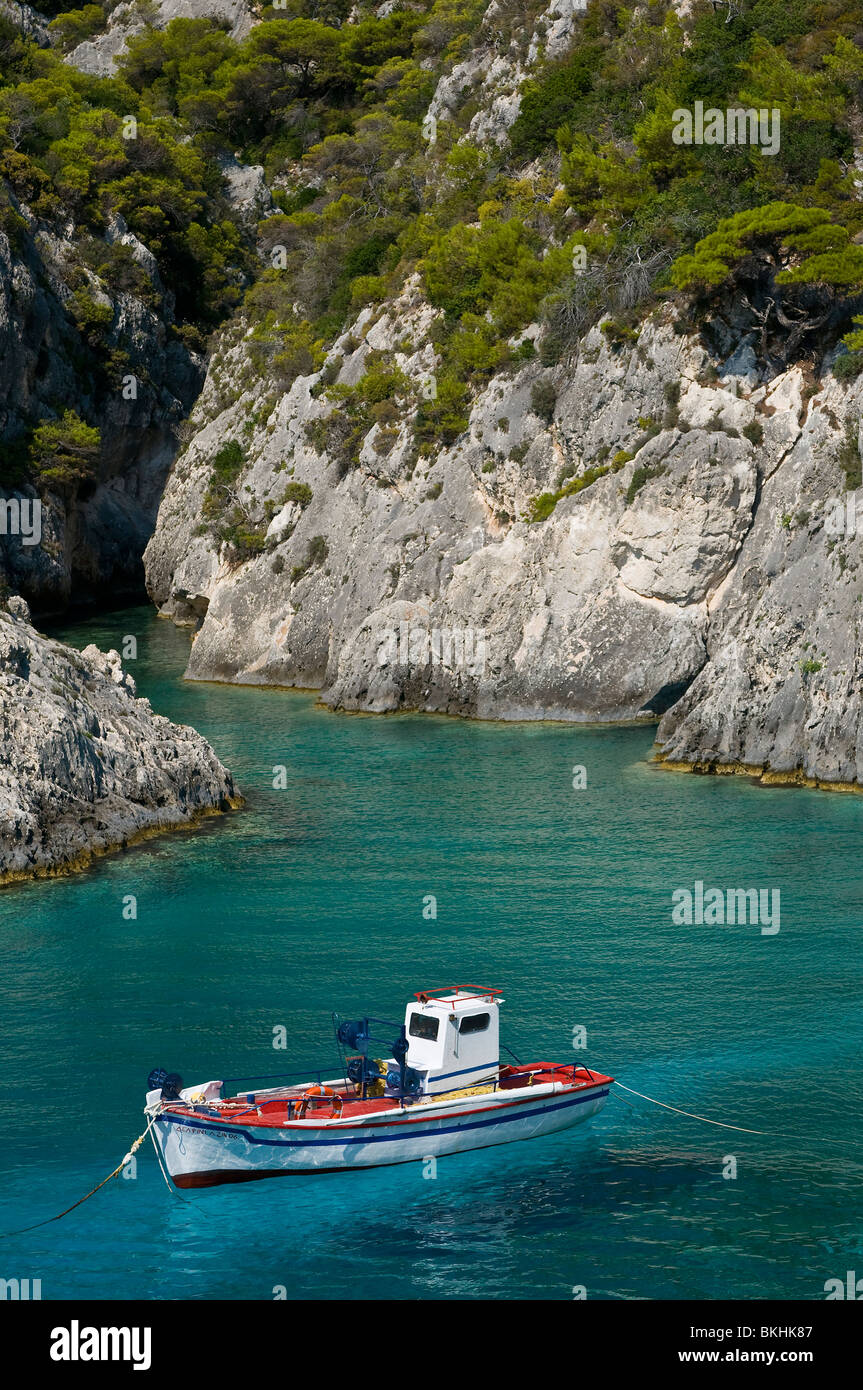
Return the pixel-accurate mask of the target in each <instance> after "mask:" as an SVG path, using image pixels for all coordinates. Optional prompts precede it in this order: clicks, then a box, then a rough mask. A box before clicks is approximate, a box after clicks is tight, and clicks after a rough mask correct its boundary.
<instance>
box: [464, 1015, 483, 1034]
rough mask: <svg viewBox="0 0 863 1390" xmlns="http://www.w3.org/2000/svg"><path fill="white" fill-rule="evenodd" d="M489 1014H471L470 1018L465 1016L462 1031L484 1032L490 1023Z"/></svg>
mask: <svg viewBox="0 0 863 1390" xmlns="http://www.w3.org/2000/svg"><path fill="white" fill-rule="evenodd" d="M489 1017H490V1016H489V1014H470V1015H469V1017H468V1018H463V1019H462V1021H461V1025H460V1027H459V1030H458V1031H459V1032H460V1033H484V1032H485V1030H486V1028H487V1027H488V1025H489Z"/></svg>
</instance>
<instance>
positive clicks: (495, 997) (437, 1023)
mask: <svg viewBox="0 0 863 1390" xmlns="http://www.w3.org/2000/svg"><path fill="white" fill-rule="evenodd" d="M502 1003H503V1000H502V999H501V998H500V992H499V991H498V990H488V991H481V990H477V989H474V988H473V987H471V986H469V985H465V986H454V987H452V988H450V989H449V990H447V991H446V992H442V993H439V994H437V995H433V994H432V993H431V992H429V993H421V994H420V995H419V996H418V997H417V1000H416V1002H415V1003H412V1004H408V1006H407V1010H406V1012H405V1032H406V1033H407V1039H408V1055H407V1065H408V1066H409V1067H412V1068H413V1069H414V1071H417V1072H419V1074H420V1077H421V1080H422V1094H423V1095H426V1096H435V1095H440V1094H441V1093H442V1092H444V1091H455V1090H459V1089H461V1088H463V1087H465V1086H479V1085H482V1084H483V1083H485V1082H491V1081H497V1079H498V1072H499V1068H500V1017H499V1013H498V1010H499V1008H500V1005H501V1004H502Z"/></svg>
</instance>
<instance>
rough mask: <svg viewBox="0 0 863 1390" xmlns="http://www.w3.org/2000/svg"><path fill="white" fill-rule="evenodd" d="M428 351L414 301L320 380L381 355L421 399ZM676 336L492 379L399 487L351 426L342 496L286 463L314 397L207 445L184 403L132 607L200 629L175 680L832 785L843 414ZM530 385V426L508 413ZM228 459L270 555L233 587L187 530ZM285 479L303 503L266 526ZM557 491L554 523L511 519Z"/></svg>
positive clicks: (849, 660) (331, 476)
mask: <svg viewBox="0 0 863 1390" xmlns="http://www.w3.org/2000/svg"><path fill="white" fill-rule="evenodd" d="M427 328H428V306H427V305H424V304H423V303H422V301H421V299H420V297H419V296H418V295H416V294H414V296H413V297H412V296H411V295H410V293H408V294H407V295H406V296H405V297H404V298H403V299H402V300H401V301H400V302H399V303H397V304H395V305H393V306H392V308H391V310H389V311H388V312H385V313H383V314H381V315H380V316H377V317H376V318H375V320H374V322H372V321H370V320H369V319H368V318H364V319H361V320H360V321H359V322H358V323H357V324H355V325H353V327H352V329H351V331H350V333H349V335H347V340H346V341H347V343H348V344H349V345H351V344H353V343H355V342H357V341H360V346H357V347H355V348H354V349H353V351H345V344H344V343H337V344H336V346H335V348H334V360H335V361H337V362H338V363H339V364H340V366H339V375H338V377H337V381H341V380H345V379H347V380H350V379H356V378H357V377H359V376H360V375H361V372H362V365H361V364H362V360H363V357H364V356H366V355H367V354H368V353H369V352H371V351H374V350H378V351H388V350H394V349H395V348H396V345H397V344H398V345H399V346H400V347H401V348H402V349H403V351H402V352H398V351H396V360H397V361H398V362H399V365H400V366H402V367H403V368H404V370H405V371H406V372H408V373H412V374H415V375H418V374H419V373H420V372H421V370H422V368H423V364H424V363H425V362H427V360H428V357H427V354H428V348H427V346H424V333H425V331H426V330H427ZM674 328H675V326H674V323H673V322H663V321H662V317H661V316H658V318H657V321H655V322H651V323H648V324H647V325H645V327H644V328H643V330H642V331H641V333H640V335H639V336H638V339H637V342H636V343H634V344H632V345H631V346H629V347H627V348H625V349H620V348H615V347H613V346H610V345H609V344H608V342H607V340H606V338H605V337H604V336H603V335H602V334H600V333H599V332H598V331H597V330H594V331H593V332H591V333H589V334H588V335H587V336H586V337H585V339H584V340H583V342H582V344H581V347H580V350H579V352H578V353H577V354H576V355H575V357H574V359H573V360H572V362H571V363H569V364H567V365H565V366H560V367H556V368H553V369H543V368H542V367H541V366H540V365H539V364H532V365H530V366H528V367H525V368H524V369H522V370H521V371H520V372H517V373H515V374H509V375H507V376H500V377H496V378H493V379H492V381H491V382H490V383H489V384H488V386H487V387H486V389H485V390H484V391H483V392H482V394H481V395H480V396H479V398H478V400H477V401H476V403H475V405H474V407H473V410H472V412H471V417H470V426H469V429H468V430H467V431H466V432H465V434H464V435H463V436H462V437H461V438H460V439H459V440H458V441H457V442H456V443H455V444H454V445H453V446H452V447H450V448H448V449H445V450H442V451H441V452H440V453H439V454H437V455H436V456H435V457H433V458H430V459H428V460H427V461H423V462H421V463H419V464H416V463H415V462H414V461H413V459H412V456H411V454H410V448H409V443H408V432H407V430H404V432H403V434H404V437H403V438H400V439H399V440H398V441H397V442H396V444H395V445H394V446H393V447H392V448H391V449H390V450H389V451H388V452H387V453H386V455H385V456H381V455H380V454H378V453H376V451H375V447H374V446H375V440H376V438H377V437H378V435H379V427H377V426H375V427H373V429H372V430H371V431H370V436H369V437H368V438H367V440H366V441H365V442H364V444H363V451H362V455H361V461H362V462H361V467H360V469H359V470H357V471H355V472H352V473H350V474H349V475H348V476H347V477H346V478H343V479H339V477H338V469H337V466H336V465H335V463H334V461H333V459H332V458H331V457H330V456H329V454H328V451H327V448H326V445H325V444H324V446H323V447H321V446H319V444H318V443H317V442H314V443H313V442H310V440H309V432H308V427H309V425H310V423H311V422H314V421H316V420H319V419H323V421H324V422H325V425H326V423H327V421H328V419H329V415H328V407H327V406H326V405H325V404H324V403H322V401H321V398H320V397H319V396H318V397H317V398H316V397H315V387H316V385H317V383H318V379H319V378H318V375H314V376H311V377H307V378H300V379H298V380H297V381H295V382H294V384H293V386H292V388H291V390H290V391H289V392H287V393H286V394H285V395H284V396H283V397H282V398H281V399H279V400H278V402H277V403H275V404H272V402H269V401H267V402H266V410H265V411H262V409H261V402H262V399H263V398H264V387H263V386H262V387H261V388H260V389H259V391H258V393H257V394H255V393H254V392H252V393H249V394H247V395H244V396H242V397H241V398H240V399H239V400H238V401H237V402H236V403H235V404H234V405H233V406H232V407H231V408H230V409H229V410H228V411H226V412H222V413H218V414H216V416H215V418H214V419H213V420H212V421H210V422H209V423H204V417H205V414H206V411H207V407H208V401H209V400H210V390H211V389H213V388H212V387H210V386H209V385H208V387H205V390H204V393H203V395H202V398H201V402H200V404H199V407H198V410H197V411H196V414H195V417H194V418H195V420H196V421H197V422H198V423H199V426H200V427H199V430H198V432H197V433H196V434H195V437H194V440H193V442H192V443H191V444H190V446H189V448H188V449H187V451H186V453H185V454H184V456H183V457H182V459H181V461H180V462H179V464H178V465H177V467H176V468H175V470H174V471H173V473H172V476H171V478H170V479H169V482H168V486H167V489H166V492H165V497H164V500H163V503H162V507H161V511H160V517H159V524H158V526H157V529H156V533H155V535H154V537H153V540H152V541H151V542H150V545H149V547H148V550H147V554H146V562H147V572H148V581H149V584H150V588H151V592H152V594H153V597H154V599H155V601H156V602H157V603H159V604H160V605H161V607H162V609H163V611H164V612H165V613H166V614H169V615H170V616H172V617H173V618H174V619H175V621H179V622H188V623H192V624H195V625H199V630H198V631H197V634H196V636H195V640H194V644H193V647H192V653H191V659H190V662H189V669H188V673H187V674H188V675H189V676H190V677H191V678H194V679H206V680H210V679H218V680H229V681H239V682H246V683H262V684H263V683H266V684H282V685H298V686H306V687H316V688H320V689H321V694H322V699H323V700H324V701H325V702H326V703H328V704H331V705H333V706H335V707H339V708H346V709H367V710H378V711H383V710H395V709H404V708H416V709H421V710H439V711H446V712H448V713H454V714H464V715H469V716H477V717H480V718H503V719H542V718H554V719H574V720H625V719H633V718H636V717H639V716H641V717H645V716H650V715H660V714H663V715H664V718H663V721H662V723H661V725H660V729H659V747H660V749H661V750H662V754H663V756H664V757H667V758H669V759H670V760H673V761H674V762H675V763H678V764H680V763H698V764H699V765H701V766H714V765H717V764H732V763H741V764H745V765H746V766H747V767H753V768H758V769H762V768H764V769H771V770H772V771H774V772H777V773H778V772H782V773H787V774H796V773H797V772H798V771H799V773H800V774H801V775H806V776H809V777H812V778H818V779H823V780H827V781H848V782H851V781H856V780H857V779H858V777H859V774H860V770H861V769H860V766H859V764H858V757H859V754H858V752H857V732H856V730H857V723H858V720H857V709H858V700H859V686H860V678H861V658H860V651H859V636H858V624H859V594H860V576H859V571H858V557H857V551H856V543H855V540H854V537H853V536H842V535H837V532H836V525H835V514H836V506H835V499H838V498H840V497H841V498H842V499H843V505H845V504H847V506H848V508H849V511H851V512H853V505H854V501H855V499H856V497H857V494H856V492H850V493H847V492H846V473H845V471H844V463H843V460H846V456H847V454H848V451H849V450H850V451H851V453H852V454H856V452H857V449H858V444H859V439H858V430H859V419H860V403H861V389H860V387H857V386H855V387H854V388H853V389H851V390H849V389H848V388H846V387H845V386H843V385H841V384H840V383H838V382H836V381H834V380H832V378H829V377H828V378H827V379H826V380H825V382H824V383H823V384H822V386H821V389H820V390H819V391H818V392H817V393H816V394H814V395H812V394H811V388H810V384H809V382H808V381H807V379H806V377H805V375H804V372H803V371H802V369H801V368H800V367H794V368H792V369H790V370H788V371H786V372H784V373H781V374H779V375H777V376H775V377H773V378H772V379H771V380H769V381H768V382H766V383H765V382H760V381H759V380H758V376H757V373H753V372H752V371H751V370H750V368H751V363H750V360H749V358H748V357H747V355H746V354H745V353H743V354H740V355H739V356H738V358H737V359H735V358H732V359H731V360H729V361H727V362H726V363H725V364H720V366H719V371H718V373H717V371H716V368H715V367H714V366H713V363H712V362H711V360H710V358H709V356H708V354H707V352H706V351H705V349H704V348H703V347H702V346H701V345H700V343H698V342H697V341H695V340H694V339H692V338H689V337H686V336H681V335H679V334H678V333H676V332H675V331H674ZM411 333H413V334H414V336H415V339H416V340H418V343H419V351H418V352H416V353H413V354H412V353H410V352H409V351H406V349H407V347H408V345H407V344H406V342H405V339H406V337H408V336H410V334H411ZM234 352H235V357H234V359H233V361H234V363H235V364H236V363H237V360H238V358H239V357H240V356H241V355H242V348H237V349H235V350H234ZM424 353H425V354H426V355H425V356H423V354H424ZM221 369H222V370H223V371H224V370H231V365H230V362H229V363H224V364H222V368H221ZM235 369H237V368H236V366H235ZM323 370H324V371H326V366H325V367H324V369H323ZM543 382H544V383H548V384H550V385H551V386H552V388H553V396H554V398H555V405H554V410H553V415H552V418H551V419H550V420H543V419H541V418H540V417H539V416H538V415H537V414H536V413H534V410H533V409H532V407H531V399H532V394H533V397H534V399H535V398H536V397H535V388H536V386H537V383H543ZM250 420H257V421H258V423H257V424H256V425H255V428H254V429H253V430H252V431H251V432H250V431H248V429H246V432H245V435H244V436H243V429H244V422H248V421H250ZM234 435H239V436H243V437H244V438H245V439H246V440H247V459H248V462H247V464H246V467H245V471H244V472H243V473H242V475H241V480H240V482H239V484H238V485H239V486H240V487H245V488H247V489H249V491H248V493H247V494H246V495H247V497H248V498H249V500H248V503H247V505H248V508H249V510H250V513H251V518H252V521H253V522H255V521H257V522H259V523H260V526H261V527H262V528H264V529H266V534H267V538H268V539H267V545H266V548H265V550H264V552H263V553H262V554H260V555H259V556H256V557H255V558H253V559H250V560H246V561H245V562H244V563H237V562H236V561H233V560H232V559H231V558H230V556H227V555H226V554H225V552H224V550H223V549H222V548H220V547H219V546H218V545H216V544H214V542H213V540H212V538H211V536H210V535H209V533H208V531H207V528H206V525H205V524H203V523H202V498H203V497H204V496H205V495H206V492H207V486H208V479H209V474H210V459H211V457H212V455H213V453H214V452H215V450H216V448H217V446H218V445H219V444H220V443H221V442H222V441H224V440H225V439H226V438H229V437H231V436H234ZM321 437H323V438H324V439H325V438H326V435H325V434H324V435H322V436H321V435H316V436H315V441H317V439H319V438H321ZM286 465H287V467H288V468H289V469H290V476H291V480H292V481H293V482H294V483H295V484H296V483H299V484H301V485H305V487H306V488H307V489H308V490H309V493H308V496H309V500H308V501H303V502H298V501H288V502H287V503H285V504H282V503H281V498H282V496H283V495H284V492H285V476H286V472H285V469H286ZM562 479H566V480H567V481H568V482H569V485H570V487H571V488H572V491H571V492H570V495H565V489H566V486H567V482H566V481H562ZM579 481H582V482H584V484H585V485H584V486H583V487H581V488H576V487H573V484H576V485H577V484H578V482H579ZM555 489H557V491H558V492H563V493H564V495H562V496H560V498H559V500H557V502H556V503H555V504H554V506H553V510H552V511H551V513H550V515H548V516H547V517H545V518H544V519H539V520H528V519H525V518H526V517H527V516H528V514H529V512H530V508H531V502H532V500H533V499H535V498H536V497H537V496H539V497H542V496H543V495H550V496H551V497H554V496H555ZM288 491H289V492H293V493H294V494H297V489H296V488H294V489H288ZM268 517H269V518H270V519H269V521H268V520H267V518H268ZM316 538H323V540H322V541H321V540H317V541H316ZM434 633H438V634H442V636H441V637H439V638H438V642H439V644H441V651H440V657H439V658H437V654H436V652H435V651H433V650H432V646H431V635H432V634H434ZM424 634H429V639H430V640H429V641H428V642H427V643H425V644H424V641H423V635H424ZM448 634H449V640H450V652H449V655H448V654H447V651H446V650H445V648H444V645H443V644H445V643H446V640H447V635H448ZM459 634H464V635H466V636H467V640H466V641H465V638H464V636H462V637H460V636H459ZM411 641H413V644H414V645H413V652H412V650H411V646H410V644H411ZM417 653H418V654H417Z"/></svg>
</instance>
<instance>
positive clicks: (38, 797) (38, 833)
mask: <svg viewBox="0 0 863 1390" xmlns="http://www.w3.org/2000/svg"><path fill="white" fill-rule="evenodd" d="M19 611H20V610H19ZM239 802H240V798H239V795H238V793H237V789H236V787H235V786H234V781H233V778H232V777H231V774H230V773H229V772H228V771H227V770H226V769H225V768H224V767H223V766H222V764H221V763H220V762H219V760H218V758H217V757H216V755H215V753H214V752H213V750H212V748H211V747H210V745H209V744H208V743H207V741H206V740H205V739H204V738H202V737H201V735H200V734H197V733H195V731H194V729H190V728H187V727H185V726H183V725H179V724H172V723H171V722H170V720H168V719H164V718H162V717H161V716H160V715H157V714H154V713H153V711H152V709H151V708H150V703H149V701H148V700H142V699H137V698H136V695H135V683H134V681H133V680H132V678H131V677H130V676H128V675H126V674H125V672H124V671H123V668H122V665H121V663H120V657H119V656H118V654H117V652H115V651H111V652H108V653H102V652H100V651H98V650H97V649H96V647H94V646H90V647H87V648H86V650H85V651H83V652H77V651H73V650H72V649H71V648H69V647H65V646H63V645H62V644H61V643H59V642H55V641H52V640H51V639H50V638H48V637H44V636H41V635H40V634H39V633H37V632H36V631H35V630H34V629H33V628H32V627H30V626H29V624H28V623H27V622H26V621H25V620H24V618H23V617H16V616H15V615H14V614H13V613H12V612H0V884H2V883H7V882H10V881H11V880H14V879H23V878H32V877H44V876H47V875H51V874H56V873H64V872H70V871H72V870H74V869H78V868H81V867H83V865H85V864H86V863H87V862H88V861H89V860H90V859H91V858H92V857H93V856H94V855H97V854H102V853H105V852H106V851H108V850H112V849H117V848H120V847H123V846H126V845H128V844H129V843H130V842H131V841H133V840H135V839H137V838H141V837H142V836H144V835H147V834H151V833H155V832H158V831H162V830H168V829H175V828H178V827H180V826H184V825H188V824H190V823H191V822H193V821H194V820H196V819H197V818H198V817H200V816H204V815H216V814H218V813H219V812H221V811H225V810H227V809H228V808H229V807H231V806H236V805H238V804H239Z"/></svg>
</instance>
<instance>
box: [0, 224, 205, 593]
mask: <svg viewBox="0 0 863 1390" xmlns="http://www.w3.org/2000/svg"><path fill="white" fill-rule="evenodd" d="M18 207H19V212H20V213H21V214H22V228H21V232H20V234H19V236H18V238H16V241H17V245H13V244H12V242H11V241H10V237H9V236H8V235H6V234H5V233H3V232H0V435H2V434H5V435H6V437H7V438H9V439H10V440H14V439H15V438H16V437H17V436H18V435H19V434H20V432H21V430H22V429H24V428H26V425H27V423H28V422H29V421H32V420H40V419H42V420H44V419H47V418H56V417H57V416H58V415H59V416H62V413H63V408H64V407H68V406H74V407H75V409H76V411H77V412H79V413H80V412H82V411H84V412H86V413H87V414H88V415H89V416H90V418H91V419H92V420H94V421H95V422H97V425H98V427H99V432H100V450H99V457H98V463H97V465H96V467H95V470H94V473H93V476H92V477H89V478H87V479H84V480H81V481H66V480H58V481H57V482H52V481H47V482H46V483H45V484H44V485H42V486H40V487H39V488H38V494H37V487H36V486H34V484H33V482H32V481H30V480H28V479H27V478H26V477H24V478H22V479H21V481H19V480H18V477H19V470H17V469H15V468H14V466H10V462H9V458H8V456H7V459H5V460H0V465H2V464H3V463H5V465H6V466H5V467H3V466H0V501H2V500H3V499H7V500H8V499H20V500H25V499H26V500H28V501H29V500H35V499H36V498H37V495H38V496H39V497H40V501H41V508H42V514H41V526H40V531H41V538H40V543H37V544H35V545H34V544H32V543H31V541H30V538H29V537H28V538H22V536H21V535H18V534H14V533H13V531H12V530H11V528H7V527H5V526H4V527H2V528H0V581H5V583H6V585H7V586H8V587H9V588H10V589H12V590H13V591H15V592H17V593H21V594H24V595H25V596H26V598H27V600H28V601H29V602H30V603H31V604H32V605H33V607H34V609H35V610H37V611H39V612H41V613H46V612H47V613H50V612H62V611H63V610H64V609H65V608H66V607H67V606H68V604H69V603H70V601H74V602H77V603H79V604H80V603H86V602H91V603H92V602H97V603H102V602H104V600H105V597H106V596H107V595H108V594H110V595H111V596H112V599H113V600H114V601H118V600H119V601H122V599H123V598H125V597H129V598H131V597H138V596H139V595H140V594H141V593H142V590H143V569H142V565H141V554H142V551H143V548H144V546H145V545H146V543H147V540H148V538H149V536H150V535H151V533H152V530H153V525H154V523H155V518H156V512H157V510H158V506H159V501H160V499H161V495H162V490H163V488H164V483H165V478H166V476H167V473H168V470H169V468H170V465H171V463H172V461H173V459H174V456H175V454H176V451H177V438H176V433H177V430H178V428H179V426H180V424H181V423H182V421H183V419H184V418H185V416H186V415H187V414H188V411H189V409H190V408H191V405H192V403H193V401H194V400H195V397H196V395H197V393H198V391H199V390H200V387H201V383H202V380H203V363H202V360H201V359H200V357H197V356H196V355H195V354H193V353H191V352H189V350H188V349H187V348H186V347H185V346H184V345H183V344H182V343H181V342H180V341H178V340H177V338H176V337H175V336H173V335H172V333H171V330H170V325H171V321H172V304H171V296H170V295H169V294H167V293H166V291H165V290H164V287H163V286H162V284H161V281H160V278H159V273H158V269H157V267H156V263H155V260H154V257H153V256H152V255H151V253H150V252H149V251H148V250H147V248H146V247H145V246H143V244H142V243H141V242H140V241H139V240H138V238H137V237H135V236H134V235H133V234H132V233H131V232H129V230H128V228H127V227H126V225H125V223H124V222H123V220H122V219H121V218H117V219H114V221H113V222H112V223H111V225H110V227H109V228H108V232H107V236H106V241H105V253H106V254H108V253H109V251H110V249H111V248H119V249H120V250H121V251H125V252H126V253H128V256H129V261H130V262H131V264H132V265H133V266H136V267H138V268H139V270H140V275H141V278H142V280H143V281H144V283H145V284H147V286H148V287H149V290H150V293H148V298H147V299H146V300H145V299H143V298H142V297H141V294H140V292H138V293H132V292H130V291H126V290H123V289H121V288H119V287H118V285H117V284H116V283H115V284H113V285H111V286H110V290H111V292H110V293H107V292H106V290H107V288H109V287H108V286H106V284H105V283H104V281H102V280H100V279H99V278H98V277H97V276H96V275H94V274H92V273H91V272H88V271H87V270H86V269H83V268H82V267H81V266H80V263H79V258H78V245H77V242H76V239H75V237H74V236H73V235H72V232H71V230H69V231H67V233H66V234H65V235H54V234H52V233H50V232H48V231H47V230H46V229H44V227H43V228H40V227H39V225H38V222H37V219H35V218H34V217H33V216H32V215H29V214H28V212H27V209H26V207H23V208H22V206H21V204H19V205H18ZM82 283H83V285H84V286H85V290H86V296H87V300H86V305H88V306H89V305H92V306H94V308H95V310H96V311H102V313H103V314H104V317H105V319H106V320H108V321H109V327H108V331H107V332H106V333H105V334H104V335H102V336H100V339H99V341H98V342H91V341H88V335H87V329H86V327H85V329H84V332H83V334H82V331H81V326H80V325H79V324H78V323H76V322H75V318H74V313H75V310H76V309H77V308H78V306H79V305H81V304H82V303H83V302H84V301H83V300H82V298H81V289H80V286H81V285H82ZM75 286H77V287H78V288H77V290H76V289H75V288H73V287H75ZM91 337H92V335H91ZM124 378H125V379H126V380H127V381H129V382H132V381H133V380H134V382H135V383H136V385H135V386H134V388H133V389H134V395H132V394H131V391H130V390H129V389H124V386H123V379H124ZM9 449H10V454H11V450H12V445H11V444H10V446H9Z"/></svg>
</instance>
